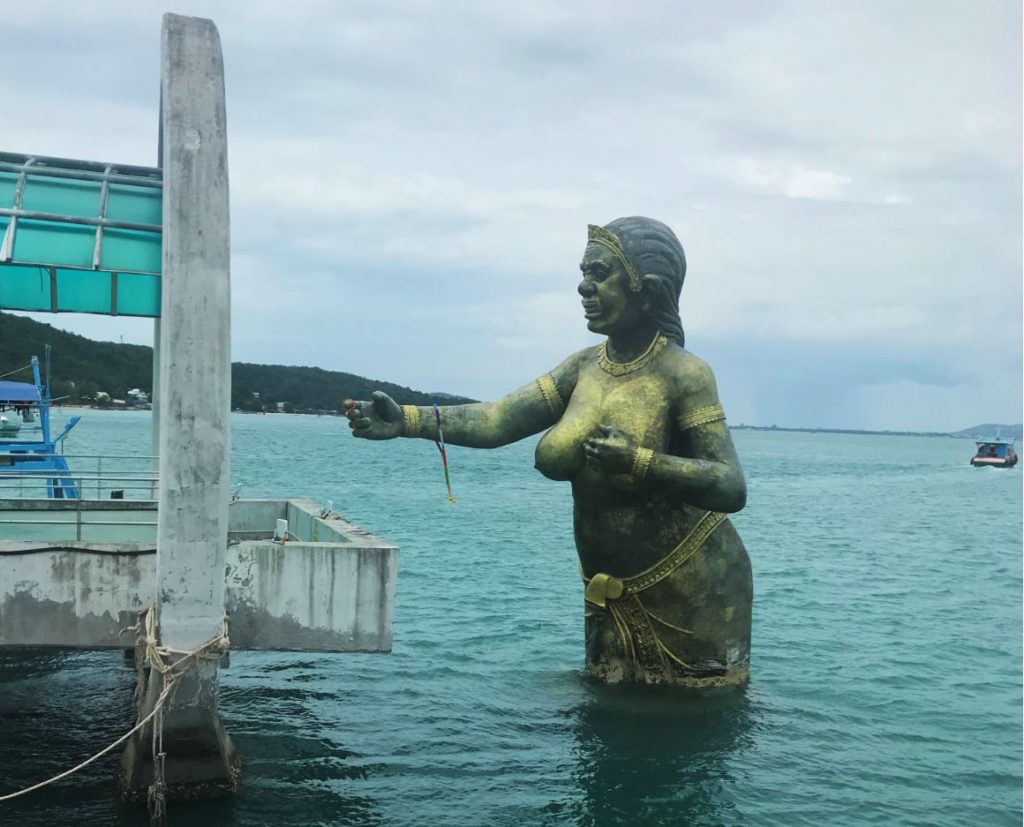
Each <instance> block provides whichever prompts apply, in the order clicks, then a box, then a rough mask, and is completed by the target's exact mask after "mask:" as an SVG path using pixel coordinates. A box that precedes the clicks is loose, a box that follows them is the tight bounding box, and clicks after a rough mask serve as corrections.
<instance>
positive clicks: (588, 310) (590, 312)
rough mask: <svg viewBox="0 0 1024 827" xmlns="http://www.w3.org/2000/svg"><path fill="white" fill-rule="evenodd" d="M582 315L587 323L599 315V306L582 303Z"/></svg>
mask: <svg viewBox="0 0 1024 827" xmlns="http://www.w3.org/2000/svg"><path fill="white" fill-rule="evenodd" d="M583 315H584V316H585V317H586V318H587V320H588V321H589V320H590V319H596V318H598V317H599V316H600V315H601V306H600V305H599V304H598V303H597V302H586V301H585V302H583Z"/></svg>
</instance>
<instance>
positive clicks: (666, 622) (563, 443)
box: [346, 217, 753, 686]
mask: <svg viewBox="0 0 1024 827" xmlns="http://www.w3.org/2000/svg"><path fill="white" fill-rule="evenodd" d="M580 270H581V271H582V272H583V280H582V281H581V282H580V284H579V287H578V290H579V294H580V296H581V297H582V299H583V312H584V315H585V317H586V319H587V327H588V328H589V329H590V330H592V331H593V332H595V333H600V334H603V335H605V336H607V337H608V338H607V339H606V340H605V341H604V342H603V343H602V344H600V345H598V346H597V347H590V348H586V349H584V350H581V351H579V352H578V353H574V354H573V355H572V356H570V357H569V358H568V359H566V360H565V361H564V362H562V363H561V364H560V365H559V366H558V367H556V368H555V369H554V370H552V371H551V372H550V373H546V374H544V375H543V376H541V377H540V378H539V379H537V380H536V381H534V382H531V383H530V384H529V385H526V386H525V387H522V388H520V389H519V390H516V391H513V392H512V393H510V394H509V395H508V396H505V397H504V398H502V399H501V400H499V401H498V402H494V403H480V404H472V405H454V406H447V407H442V408H440V414H441V423H442V428H443V431H444V439H445V441H446V442H448V443H452V444H455V445H466V446H470V447H474V448H494V447H498V446H501V445H507V444H508V443H511V442H515V441H516V440H520V439H523V438H524V437H527V436H530V435H531V434H536V433H539V432H540V431H544V430H547V433H546V434H545V435H544V436H543V438H542V439H541V440H540V442H539V443H538V444H537V449H536V467H537V469H538V470H539V471H540V472H541V473H542V474H544V475H545V476H546V477H549V478H550V479H553V480H568V481H570V482H571V483H572V494H573V501H574V504H575V508H574V528H575V537H576V549H577V552H578V553H579V558H580V571H581V574H582V576H583V583H584V594H585V616H586V655H587V668H588V669H589V671H590V672H591V674H593V675H594V676H596V677H598V678H600V679H602V680H604V681H607V682H608V683H619V682H637V683H665V684H676V685H683V686H711V685H719V684H737V683H743V682H745V681H746V679H747V675H748V665H749V659H750V608H751V599H752V593H753V588H752V583H751V576H750V560H749V558H748V557H747V552H746V550H745V549H744V547H743V543H742V542H741V540H740V537H739V535H738V534H737V533H736V530H735V529H734V528H733V526H732V523H730V522H729V520H728V519H727V516H726V515H727V514H729V513H731V512H735V511H739V510H740V509H741V508H743V506H744V504H745V502H746V484H745V482H744V480H743V472H742V470H741V469H740V464H739V460H738V459H737V457H736V451H735V449H734V447H733V443H732V438H731V436H730V435H729V430H728V428H727V427H726V424H725V414H724V412H723V410H722V405H721V403H720V402H719V399H718V392H717V390H716V387H715V379H714V376H713V375H712V373H711V369H710V368H709V367H708V366H707V364H705V363H704V362H702V361H701V360H700V359H698V358H697V357H696V356H694V355H693V354H691V353H690V352H688V351H687V350H685V349H684V338H683V328H682V324H681V322H680V319H679V294H680V291H681V289H682V286H683V277H684V276H685V274H686V259H685V256H684V254H683V248H682V245H681V244H680V243H679V240H678V239H677V238H676V236H675V234H674V233H673V232H672V230H671V229H669V228H668V227H667V226H666V225H664V224H662V223H661V222H660V221H655V220H653V219H650V218H641V217H630V218H620V219H617V220H615V221H613V222H611V223H610V224H608V225H606V226H604V227H596V226H593V225H591V226H590V228H589V234H588V243H587V247H586V250H585V251H584V253H583V261H582V262H581V264H580ZM346 414H347V415H348V417H349V420H350V422H349V425H350V427H351V428H352V430H353V433H354V435H355V436H357V437H362V438H364V439H392V438H394V437H398V436H407V437H422V438H431V439H434V438H436V437H437V425H436V421H435V413H434V411H433V409H431V408H427V407H416V406H412V405H402V406H399V405H398V404H397V403H396V402H395V401H394V400H393V399H392V398H391V397H389V396H387V395H386V394H384V393H380V392H376V393H374V394H373V400H372V402H352V401H347V402H346Z"/></svg>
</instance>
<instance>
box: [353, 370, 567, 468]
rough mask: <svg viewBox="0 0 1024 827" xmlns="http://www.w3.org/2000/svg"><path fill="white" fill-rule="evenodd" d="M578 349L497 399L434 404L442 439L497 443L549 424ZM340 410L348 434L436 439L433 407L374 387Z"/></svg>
mask: <svg viewBox="0 0 1024 827" xmlns="http://www.w3.org/2000/svg"><path fill="white" fill-rule="evenodd" d="M583 353H585V351H581V352H580V353H576V354H573V355H572V356H570V357H569V358H568V359H566V360H565V361H564V362H562V364H560V365H559V366H558V367H557V368H555V369H554V370H553V371H551V372H550V373H546V374H544V376H542V377H540V378H539V379H536V380H534V381H533V382H530V383H529V384H528V385H524V386H523V387H521V388H518V389H517V390H514V391H512V392H511V393H510V394H507V395H506V396H503V397H502V398H501V399H499V400H498V401H497V402H477V403H473V404H470V405H444V406H442V407H440V408H439V410H440V413H441V427H442V429H443V430H444V441H445V442H447V443H449V444H451V445H466V446H469V447H471V448H497V447H499V446H501V445H508V444H509V443H511V442H516V441H518V440H520V439H523V438H524V437H528V436H530V435H531V434H536V433H539V432H540V431H543V430H545V429H547V428H550V427H551V426H552V425H554V424H555V422H557V421H558V419H559V418H560V417H561V415H562V412H563V411H564V410H565V404H566V403H567V402H568V401H569V397H570V396H571V395H572V392H573V389H574V388H575V387H576V377H577V375H578V374H579V365H580V362H581V357H582V354H583ZM346 414H347V415H348V417H349V419H350V423H349V425H350V427H351V428H352V433H353V435H354V436H357V437H360V438H362V439H393V438H394V437H398V436H406V437H420V438H424V439H436V438H437V417H436V415H435V413H434V409H433V407H430V406H425V405H399V404H398V403H397V402H395V401H394V400H393V399H392V398H391V397H390V396H388V395H387V394H386V393H383V392H381V391H375V392H374V394H373V400H372V401H370V402H353V401H351V400H347V401H346Z"/></svg>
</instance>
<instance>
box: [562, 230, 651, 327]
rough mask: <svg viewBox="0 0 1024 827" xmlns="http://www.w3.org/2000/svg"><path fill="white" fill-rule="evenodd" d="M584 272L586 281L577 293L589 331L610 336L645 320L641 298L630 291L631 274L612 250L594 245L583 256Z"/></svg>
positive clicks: (582, 267) (581, 284)
mask: <svg viewBox="0 0 1024 827" xmlns="http://www.w3.org/2000/svg"><path fill="white" fill-rule="evenodd" d="M580 270H581V271H582V272H583V281H581V282H580V285H579V287H578V288H577V290H578V291H579V294H580V296H581V297H582V299H583V315H584V316H585V317H586V319H587V328H588V329H589V330H591V331H593V332H594V333H603V334H604V335H606V336H610V335H612V334H613V333H619V332H622V331H625V330H628V329H630V328H631V327H632V326H633V325H635V324H637V323H638V322H639V321H640V320H641V317H642V313H643V310H642V308H641V304H640V294H639V293H636V292H634V291H633V290H631V289H630V287H629V274H628V273H627V272H626V268H625V267H623V265H622V262H621V261H619V259H618V257H616V255H615V254H614V253H613V252H612V251H611V250H609V249H608V248H607V247H603V246H602V245H600V244H595V243H593V242H591V243H590V244H588V245H587V249H586V250H585V251H584V252H583V261H581V262H580Z"/></svg>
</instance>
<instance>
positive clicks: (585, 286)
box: [576, 279, 594, 298]
mask: <svg viewBox="0 0 1024 827" xmlns="http://www.w3.org/2000/svg"><path fill="white" fill-rule="evenodd" d="M576 292H578V293H579V294H580V295H581V296H583V297H584V298H586V297H587V296H593V295H594V282H592V281H591V280H590V279H583V281H581V282H580V285H579V287H577V288H576Z"/></svg>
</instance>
